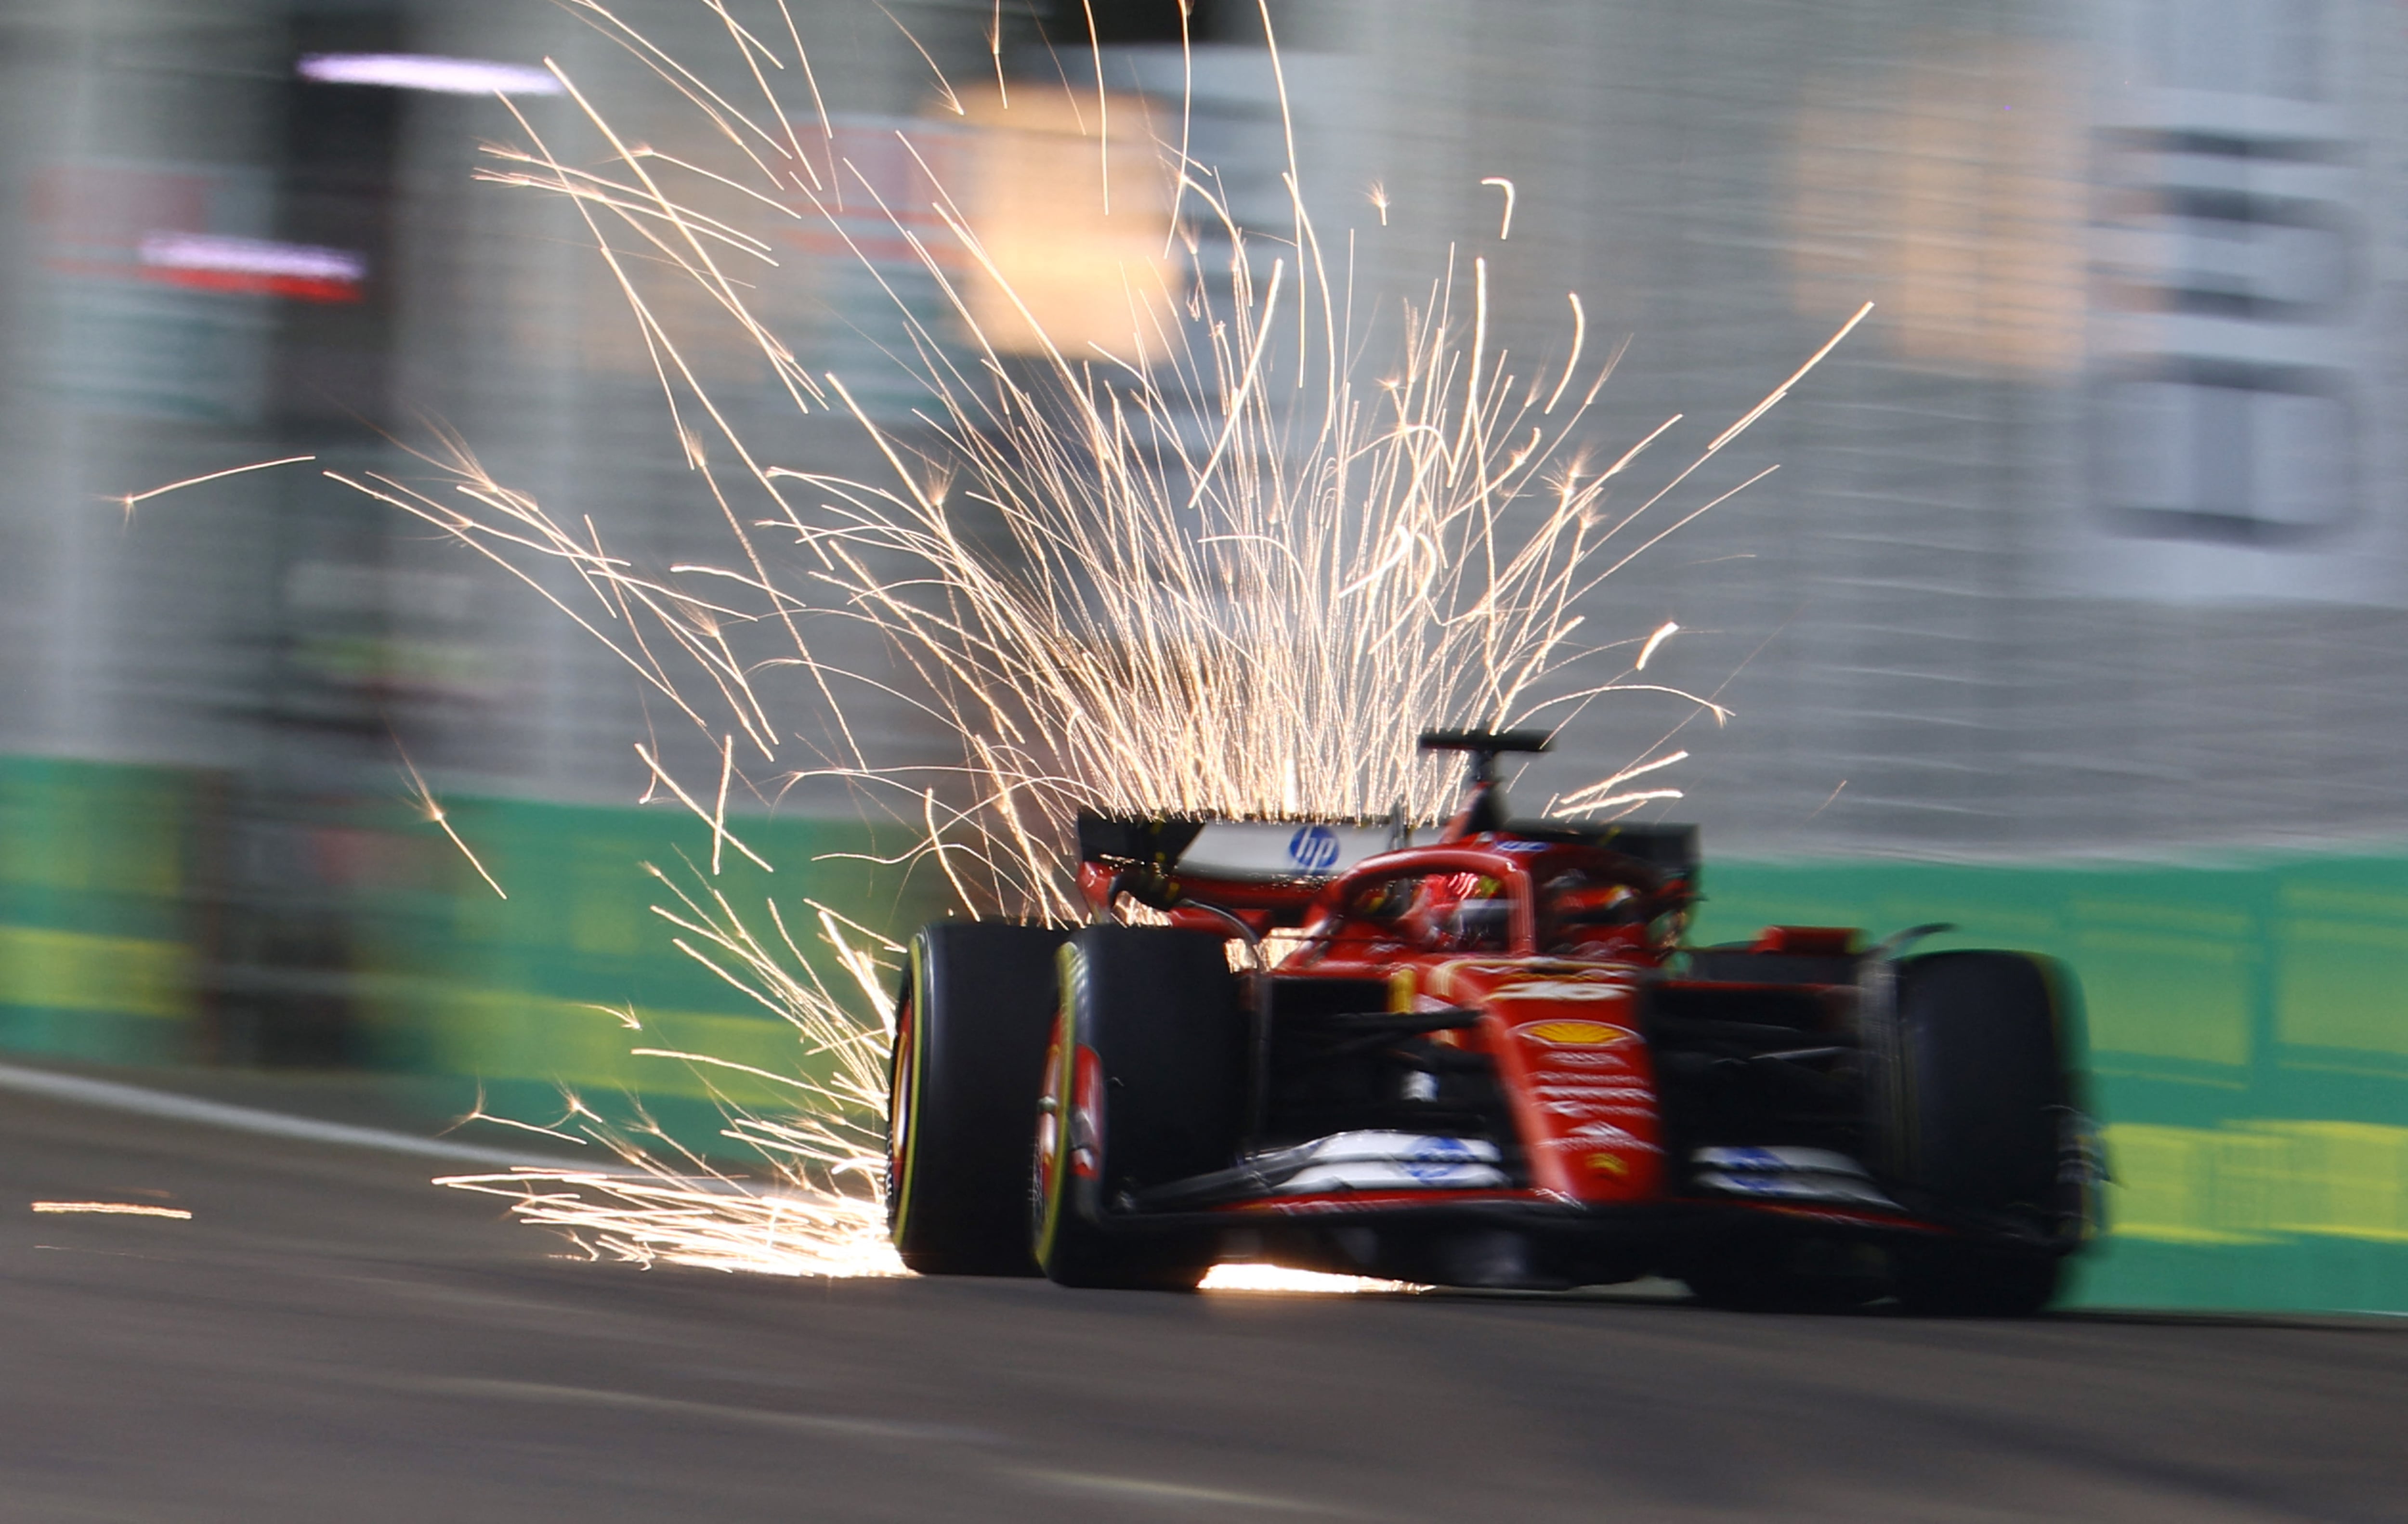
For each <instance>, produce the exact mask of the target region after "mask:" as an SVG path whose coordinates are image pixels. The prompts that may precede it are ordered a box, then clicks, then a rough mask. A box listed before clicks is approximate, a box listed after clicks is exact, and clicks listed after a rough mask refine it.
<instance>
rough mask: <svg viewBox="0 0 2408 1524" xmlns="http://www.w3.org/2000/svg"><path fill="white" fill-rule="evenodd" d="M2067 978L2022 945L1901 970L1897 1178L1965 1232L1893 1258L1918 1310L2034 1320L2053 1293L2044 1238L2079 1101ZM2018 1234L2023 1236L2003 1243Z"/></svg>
mask: <svg viewBox="0 0 2408 1524" xmlns="http://www.w3.org/2000/svg"><path fill="white" fill-rule="evenodd" d="M2064 978H2065V976H2064V975H2063V974H2062V972H2061V971H2060V970H2058V969H2057V968H2056V967H2055V966H2054V965H2052V964H2051V963H2049V962H2048V961H2045V960H2042V959H2039V958H2034V957H2030V956H2028V955H2026V954H2023V953H2012V952H1939V953H1930V954H1927V955H1926V956H1924V957H1921V958H1914V959H1910V960H1908V961H1905V962H1904V963H1902V964H1901V965H1900V967H1899V975H1898V1027H1897V1033H1898V1062H1899V1068H1900V1074H1899V1079H1900V1081H1901V1083H1900V1084H1899V1086H1898V1088H1897V1091H1896V1094H1897V1103H1896V1104H1898V1106H1899V1116H1898V1117H1897V1118H1896V1121H1895V1123H1894V1127H1895V1134H1894V1135H1895V1136H1896V1138H1897V1142H1898V1146H1899V1164H1900V1166H1901V1170H1900V1173H1901V1176H1902V1178H1901V1181H1900V1183H1901V1185H1903V1186H1904V1187H1905V1188H1907V1189H1909V1190H1911V1191H1912V1192H1913V1193H1914V1197H1915V1198H1917V1199H1919V1200H1921V1201H1924V1202H1926V1203H1928V1204H1930V1206H1931V1208H1932V1209H1933V1210H1934V1212H1935V1215H1937V1216H1939V1217H1941V1218H1942V1220H1943V1221H1950V1222H1953V1223H1955V1224H1956V1225H1957V1226H1959V1227H1960V1228H1961V1230H1962V1236H1960V1237H1957V1238H1952V1239H1947V1240H1937V1241H1934V1242H1931V1243H1928V1244H1914V1245H1905V1246H1900V1247H1899V1249H1898V1250H1897V1251H1896V1252H1895V1253H1894V1254H1893V1255H1892V1261H1893V1266H1894V1275H1895V1279H1896V1285H1897V1290H1898V1294H1899V1300H1900V1301H1901V1302H1903V1303H1905V1304H1906V1306H1907V1307H1908V1309H1909V1310H1910V1311H1915V1312H1927V1313H1933V1314H1940V1315H1945V1316H1982V1317H2028V1316H2029V1315H2030V1314H2032V1313H2036V1312H2038V1311H2040V1310H2041V1309H2042V1307H2044V1306H2046V1305H2047V1304H2048V1303H2049V1300H2050V1299H2051V1298H2052V1297H2053V1296H2055V1294H2056V1291H2057V1271H2058V1263H2057V1252H2056V1250H2055V1248H2054V1247H2053V1246H2052V1245H2051V1244H2050V1242H2049V1239H2048V1236H2047V1234H2048V1231H2049V1227H2050V1225H2051V1223H2052V1221H2053V1219H2054V1214H2055V1213H2056V1210H2057V1196H2058V1194H2059V1185H2058V1179H2057V1175H2058V1164H2059V1137H2060V1133H2061V1129H2062V1126H2063V1122H2064V1118H2065V1117H2066V1115H2067V1111H2066V1108H2067V1106H2068V1105H2069V1104H2070V1103H2071V1096H2072V1079H2071V1075H2070V1074H2069V1072H2068V1068H2067V1062H2066V1051H2067V1047H2068V1041H2067V1032H2066V1029H2067V1025H2068V1021H2067V1015H2066V1004H2067V1001H2068V999H2069V998H2070V996H2069V995H2068V994H2066V993H2065V992H2064V990H2065V986H2064V984H2063V980H2064ZM2007 1232H2013V1233H2014V1236H2018V1237H2022V1238H2024V1239H2026V1240H2027V1242H2025V1243H2022V1244H2016V1243H2013V1242H2004V1243H2002V1242H2000V1241H1999V1239H2000V1236H2001V1235H2002V1234H2005V1233H2007Z"/></svg>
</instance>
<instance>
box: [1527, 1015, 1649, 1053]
mask: <svg viewBox="0 0 2408 1524" xmlns="http://www.w3.org/2000/svg"><path fill="white" fill-rule="evenodd" d="M1513 1031H1514V1033H1516V1034H1518V1035H1520V1036H1524V1037H1527V1038H1529V1039H1531V1040H1532V1041H1534V1042H1541V1043H1544V1044H1546V1045H1547V1046H1548V1047H1613V1046H1614V1045H1615V1044H1617V1043H1627V1042H1629V1041H1631V1040H1632V1039H1634V1038H1636V1037H1637V1036H1638V1035H1639V1034H1638V1033H1635V1032H1632V1031H1629V1030H1628V1029H1627V1028H1624V1027H1610V1026H1607V1025H1606V1024H1605V1023H1604V1022H1602V1021H1575V1020H1569V1019H1558V1020H1554V1021H1532V1022H1529V1023H1527V1024H1526V1025H1523V1026H1519V1027H1515V1028H1514V1029H1513Z"/></svg>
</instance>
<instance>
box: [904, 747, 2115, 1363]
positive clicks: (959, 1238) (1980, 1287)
mask: <svg viewBox="0 0 2408 1524" xmlns="http://www.w3.org/2000/svg"><path fill="white" fill-rule="evenodd" d="M1422 744H1423V746H1424V747H1425V748H1433V749H1453V750H1459V751H1463V752H1466V753H1468V754H1469V759H1470V768H1469V772H1470V777H1469V785H1468V787H1467V790H1466V792H1465V796H1464V799H1463V802H1462V805H1461V807H1460V809H1459V811H1458V812H1457V814H1456V815H1455V818H1454V819H1452V820H1450V821H1449V822H1447V823H1446V824H1445V825H1444V826H1443V827H1442V828H1441V830H1439V831H1438V832H1437V833H1436V838H1435V839H1434V840H1431V841H1429V842H1427V843H1426V844H1416V843H1415V842H1414V840H1413V833H1412V832H1411V831H1410V830H1409V829H1408V828H1406V826H1405V825H1404V824H1403V823H1402V822H1401V821H1394V822H1388V823H1385V824H1382V823H1378V822H1371V823H1364V822H1354V823H1345V822H1330V821H1308V820H1283V821H1258V820H1257V821H1227V820H1197V819H1132V818H1107V817H1100V816H1088V817H1085V818H1082V820H1081V822H1080V826H1079V846H1080V857H1081V867H1080V886H1081V890H1082V893H1083V895H1084V897H1085V898H1086V900H1087V902H1088V903H1089V904H1090V905H1091V906H1092V907H1093V909H1094V911H1095V915H1096V919H1095V920H1094V921H1093V922H1092V923H1091V924H1088V925H1084V926H1079V927H1052V926H1036V925H1022V924H1015V923H1006V922H997V921H969V922H947V923H941V924H939V925H934V926H930V927H928V928H927V929H926V930H925V931H923V932H921V933H919V934H918V935H917V936H916V937H915V938H914V939H913V941H912V943H911V947H910V969H909V973H908V976H907V978H906V983H905V987H904V990H903V996H902V1000H901V1003H900V1005H899V1007H898V1014H897V1020H896V1046H895V1059H894V1069H893V1090H892V1111H891V1113H890V1115H891V1118H892V1121H891V1133H890V1144H889V1149H888V1170H889V1175H888V1185H889V1189H888V1193H887V1204H888V1207H887V1209H888V1213H889V1221H890V1226H891V1229H892V1232H893V1237H894V1241H895V1244H896V1247H897V1248H898V1249H899V1250H900V1252H901V1254H902V1258H903V1261H904V1262H905V1263H906V1264H908V1265H909V1266H910V1267H911V1268H912V1269H913V1270H915V1271H918V1272H921V1273H922V1274H925V1275H1030V1274H1036V1273H1039V1272H1042V1273H1043V1274H1045V1275H1050V1276H1052V1277H1053V1278H1054V1280H1056V1281H1058V1282H1061V1283H1063V1284H1065V1285H1068V1286H1081V1287H1130V1288H1140V1287H1144V1288H1192V1287H1194V1286H1195V1285H1196V1283H1197V1280H1198V1279H1199V1278H1200V1277H1201V1276H1202V1275H1204V1273H1205V1272H1206V1271H1207V1270H1208V1269H1209V1268H1210V1267H1211V1266H1212V1265H1213V1264H1214V1263H1216V1262H1217V1261H1221V1260H1224V1259H1247V1260H1257V1261H1271V1262H1276V1263H1280V1264H1285V1265H1291V1266H1295V1267H1298V1268H1303V1269H1312V1270H1325V1271H1335V1272H1340V1273H1345V1274H1353V1275H1371V1276H1379V1277H1385V1278H1392V1279H1396V1280H1401V1281H1409V1282H1416V1283H1424V1284H1429V1285H1440V1286H1470V1287H1499V1288H1525V1289H1547V1288H1557V1289H1560V1288H1568V1287H1574V1286H1584V1285H1602V1284H1610V1283H1614V1282H1620V1281H1627V1280H1631V1279H1635V1278H1638V1277H1641V1276H1645V1275H1663V1276H1669V1277H1672V1278H1676V1279H1679V1280H1681V1281H1684V1282H1685V1283H1686V1284H1687V1285H1688V1287H1689V1288H1690V1289H1691V1290H1692V1291H1693V1292H1695V1293H1696V1294H1697V1295H1698V1296H1699V1297H1700V1298H1701V1299H1703V1300H1705V1301H1708V1302H1711V1303H1719V1304H1723V1305H1730V1306H1744V1307H1760V1308H1777V1307H1801V1306H1841V1305H1850V1304H1856V1303H1869V1302H1871V1301H1875V1300H1878V1299H1880V1298H1882V1297H1884V1296H1886V1295H1895V1296H1896V1297H1897V1298H1899V1300H1900V1301H1901V1302H1903V1303H1905V1304H1906V1305H1907V1306H1908V1307H1909V1308H1910V1309H1915V1310H1922V1311H1929V1312H1942V1313H1972V1314H1994V1315H2018V1314H2027V1313H2030V1312H2034V1311H2037V1310H2038V1309H2040V1308H2041V1307H2042V1306H2043V1305H2045V1304H2046V1303H2047V1302H2048V1301H2049V1299H2050V1297H2051V1296H2052V1295H2053V1294H2054V1292H2055V1290H2056V1288H2057V1276H2058V1269H2059V1266H2060V1264H2061V1262H2062V1261H2063V1259H2064V1257H2065V1256H2066V1255H2068V1254H2069V1253H2071V1252H2072V1251H2073V1250H2075V1249H2077V1248H2078V1247H2080V1246H2082V1245H2083V1244H2084V1243H2085V1242H2086V1241H2087V1240H2088V1239H2089V1238H2090V1237H2091V1236H2092V1235H2093V1233H2094V1232H2095V1231H2096V1224H2097V1194H2098V1192H2097V1186H2098V1181H2099V1173H2100V1172H2099V1170H2098V1167H2097V1154H2096V1151H2095V1148H2094V1147H2093V1144H2092V1129H2091V1127H2090V1124H2089V1122H2088V1120H2087V1118H2085V1116H2084V1114H2083V1112H2082V1110H2081V1109H2080V1104H2079V1094H2078V1075H2076V1073H2075V1070H2074V1066H2073V1048H2074V1046H2075V1044H2074V1037H2073V1019H2074V1017H2073V1005H2072V1002H2073V999H2074V995H2073V990H2072V989H2071V983H2070V981H2069V979H2068V977H2067V976H2066V975H2065V974H2064V972H2063V971H2061V970H2060V969H2058V968H2057V967H2056V966H2054V965H2053V964H2051V963H2049V962H2047V961H2044V960H2042V959H2039V958H2035V957H2031V956H2028V955H2026V954H2022V953H2014V952H1936V953H1929V954H1926V955H1923V956H1909V955H1908V954H1907V948H1908V947H1909V946H1910V945H1911V944H1912V942H1913V941H1914V939H1915V938H1916V937H1917V936H1919V935H1922V934H1925V933H1930V932H1933V931H1938V930H1945V929H1946V928H1941V927H1917V928H1914V930H1913V931H1909V932H1905V933H1899V935H1896V936H1893V937H1891V938H1889V939H1888V940H1887V941H1885V942H1883V943H1880V944H1878V945H1875V946H1871V947H1867V946H1865V945H1863V941H1862V936H1861V933H1859V932H1857V931H1856V930H1852V929H1845V928H1836V927H1821V926H1774V927H1769V928H1767V929H1766V930H1765V931H1764V932H1763V933H1761V934H1760V935H1759V936H1757V937H1756V939H1755V940H1754V941H1753V942H1749V943H1745V944H1735V945H1727V946H1717V947H1690V946H1686V945H1685V944H1684V939H1683V931H1684V925H1685V922H1686V919H1687V916H1688V912H1689V910H1690V908H1691V906H1692V904H1694V903H1695V902H1696V899H1697V891H1698V861H1697V857H1698V854H1697V833H1696V830H1695V828H1693V827H1689V826H1678V825H1641V824H1627V823H1625V824H1614V825H1604V826H1571V825H1566V824H1564V823H1561V822H1556V821H1546V822H1531V821H1517V820H1512V819H1508V818H1507V816H1506V811H1505V803H1504V796H1503V793H1502V790H1500V788H1499V786H1498V780H1497V773H1496V767H1497V759H1498V756H1499V755H1500V754H1502V753H1506V752H1512V751H1535V750H1543V749H1544V748H1545V746H1546V741H1545V738H1544V737H1543V736H1542V735H1538V734H1530V733H1504V734H1482V733H1462V732H1456V733H1432V734H1427V735H1425V736H1424V737H1423V738H1422ZM1124 899H1127V900H1132V901H1135V902H1136V903H1138V904H1143V905H1147V906H1150V907H1152V908H1153V909H1154V910H1155V911H1157V912H1158V913H1159V914H1158V916H1157V917H1155V918H1154V919H1156V920H1159V921H1162V922H1167V924H1147V925H1128V924H1122V923H1120V922H1119V921H1118V920H1117V919H1114V917H1115V912H1116V907H1118V906H1119V905H1120V904H1122V903H1123V901H1124Z"/></svg>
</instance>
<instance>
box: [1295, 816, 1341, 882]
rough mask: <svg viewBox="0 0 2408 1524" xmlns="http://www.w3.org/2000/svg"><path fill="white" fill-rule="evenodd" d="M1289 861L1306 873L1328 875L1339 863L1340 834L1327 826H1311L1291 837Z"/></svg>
mask: <svg viewBox="0 0 2408 1524" xmlns="http://www.w3.org/2000/svg"><path fill="white" fill-rule="evenodd" d="M1287 860H1288V861H1289V862H1293V863H1295V864H1296V865H1297V867H1299V868H1301V869H1303V870H1304V871H1305V872H1306V873H1327V872H1328V871H1329V870H1330V869H1331V868H1332V867H1334V866H1335V865H1336V864H1337V862H1338V833H1337V832H1335V831H1332V830H1330V829H1329V828H1328V827H1327V826H1326V825H1309V826H1306V827H1305V828H1304V829H1303V830H1301V831H1299V832H1297V833H1296V834H1295V835H1293V836H1290V837H1289V838H1288V841H1287Z"/></svg>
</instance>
